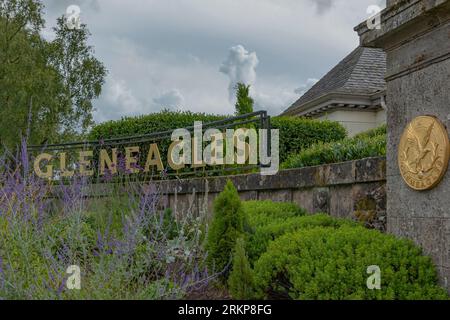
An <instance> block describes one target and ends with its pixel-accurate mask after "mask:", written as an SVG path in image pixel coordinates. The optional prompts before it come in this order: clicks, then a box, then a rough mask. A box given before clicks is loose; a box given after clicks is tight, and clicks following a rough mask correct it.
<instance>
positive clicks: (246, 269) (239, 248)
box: [228, 238, 254, 300]
mask: <svg viewBox="0 0 450 320" xmlns="http://www.w3.org/2000/svg"><path fill="white" fill-rule="evenodd" d="M228 287H229V290H230V293H231V295H232V297H233V298H234V299H237V300H244V299H249V298H251V297H252V296H253V288H254V281H253V271H252V269H251V268H250V263H249V262H248V258H247V254H246V253H245V241H244V239H243V238H239V239H238V240H237V241H236V247H235V249H234V258H233V270H232V271H231V273H230V277H229V278H228Z"/></svg>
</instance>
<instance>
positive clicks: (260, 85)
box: [43, 0, 385, 122]
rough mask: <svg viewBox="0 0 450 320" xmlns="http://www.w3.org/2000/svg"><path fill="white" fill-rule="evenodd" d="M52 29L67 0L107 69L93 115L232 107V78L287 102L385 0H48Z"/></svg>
mask: <svg viewBox="0 0 450 320" xmlns="http://www.w3.org/2000/svg"><path fill="white" fill-rule="evenodd" d="M43 2H44V4H45V5H46V20H47V28H46V30H44V34H45V36H46V37H48V38H51V37H52V33H51V27H52V26H53V25H54V23H55V20H56V17H57V16H61V15H63V14H64V13H65V12H66V10H67V8H68V7H69V6H70V5H78V6H79V7H80V9H81V20H82V22H83V23H86V24H87V25H88V28H89V29H90V31H91V33H92V37H91V39H90V44H92V45H93V46H94V47H95V54H96V56H97V57H98V58H99V59H100V60H101V61H103V62H104V63H105V65H106V67H107V68H108V71H109V74H108V78H107V81H106V84H105V87H104V90H103V93H102V96H101V97H100V99H99V100H97V101H96V102H95V107H96V112H95V120H96V121H98V122H101V121H105V120H110V119H120V118H121V117H123V116H129V115H138V114H147V113H151V112H157V111H159V110H161V109H163V108H170V109H173V110H177V109H181V110H192V111H200V112H208V113H218V114H231V113H233V112H234V107H233V92H232V89H233V86H234V84H235V83H236V82H238V81H241V82H246V83H248V84H251V85H252V96H253V97H254V99H255V102H256V108H257V109H264V110H268V111H269V112H270V113H271V114H273V115H276V114H279V113H280V112H281V111H283V110H284V109H286V108H287V107H288V106H289V105H290V104H292V103H293V102H294V101H295V100H296V99H298V98H299V96H300V95H301V94H302V93H303V92H304V91H305V90H307V89H308V88H309V87H310V86H311V85H312V84H314V82H315V81H316V80H315V79H320V77H322V76H323V75H324V74H325V73H326V72H328V71H329V70H330V69H331V68H332V67H333V66H334V65H335V64H337V63H338V62H339V61H340V60H341V59H342V58H344V57H345V56H346V55H347V54H348V53H349V52H351V51H352V50H353V49H354V48H355V47H356V46H357V45H358V37H357V35H356V33H355V32H354V31H353V27H354V26H356V25H357V24H358V23H359V22H361V21H363V20H365V19H366V18H368V16H369V15H368V14H367V8H368V6H370V5H379V6H383V5H384V2H385V1H384V0H67V1H66V0H44V1H43Z"/></svg>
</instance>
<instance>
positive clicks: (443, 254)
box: [355, 0, 450, 291]
mask: <svg viewBox="0 0 450 320" xmlns="http://www.w3.org/2000/svg"><path fill="white" fill-rule="evenodd" d="M355 31H357V32H358V34H359V36H360V40H361V45H363V46H369V47H378V48H383V49H384V50H385V51H386V54H387V74H386V80H387V107H388V115H387V123H388V150H387V153H388V155H387V229H388V232H390V233H393V234H395V235H397V236H401V237H407V238H410V239H412V240H414V241H415V242H416V243H417V244H418V245H420V246H421V247H422V248H423V249H424V252H425V253H426V254H427V255H429V256H431V257H432V259H433V261H434V262H435V264H436V266H437V268H438V270H439V276H440V281H441V283H442V285H444V286H445V287H447V288H448V289H449V291H450V173H449V172H448V171H447V173H446V174H445V176H444V178H443V180H442V181H441V183H440V184H439V185H437V186H436V187H435V188H433V189H431V190H427V191H415V190H413V189H411V188H410V187H408V186H407V184H406V183H405V181H404V180H403V178H402V176H401V175H400V169H399V166H398V164H397V154H398V146H399V142H400V137H401V135H402V133H403V131H404V130H405V128H406V125H407V124H408V123H409V122H410V121H411V120H413V119H414V118H416V117H418V116H421V115H433V116H435V117H437V118H438V119H439V120H440V121H441V122H443V123H444V125H445V126H447V134H448V128H450V0H387V8H386V9H385V10H384V11H383V12H382V15H381V29H373V30H369V28H368V27H367V23H366V22H364V23H361V24H360V25H359V26H357V27H356V28H355Z"/></svg>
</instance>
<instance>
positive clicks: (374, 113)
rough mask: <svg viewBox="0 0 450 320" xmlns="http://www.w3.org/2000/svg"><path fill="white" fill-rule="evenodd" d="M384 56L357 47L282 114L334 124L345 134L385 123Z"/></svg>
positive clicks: (372, 50)
mask: <svg viewBox="0 0 450 320" xmlns="http://www.w3.org/2000/svg"><path fill="white" fill-rule="evenodd" d="M385 73H386V54H385V53H384V52H383V50H381V49H376V48H366V47H358V48H356V49H355V50H354V51H353V52H352V53H350V54H349V55H348V56H347V57H346V58H345V59H344V60H342V61H341V62H340V63H339V64H338V65H337V66H336V67H334V68H333V69H332V70H331V71H330V72H328V73H327V74H326V75H325V76H324V77H323V78H322V79H321V80H320V81H319V82H317V83H316V84H315V85H314V86H313V87H312V88H311V89H310V90H309V91H307V92H306V93H305V94H304V95H303V96H302V97H300V99H299V100H297V101H296V102H295V103H294V104H293V105H292V106H291V107H289V108H288V109H287V110H286V111H284V112H283V113H282V115H284V116H298V117H310V118H316V119H321V120H324V119H328V120H333V121H338V122H340V123H341V124H342V125H344V127H346V128H347V130H348V132H349V135H355V134H356V133H359V132H362V131H365V130H368V129H372V128H375V127H377V126H379V125H381V124H382V123H385V122H386V103H385V96H386V82H385V80H384V76H385Z"/></svg>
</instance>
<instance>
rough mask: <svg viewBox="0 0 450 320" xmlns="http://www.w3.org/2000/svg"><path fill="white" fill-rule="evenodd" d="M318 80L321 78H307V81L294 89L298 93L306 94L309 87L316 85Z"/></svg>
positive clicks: (300, 94)
mask: <svg viewBox="0 0 450 320" xmlns="http://www.w3.org/2000/svg"><path fill="white" fill-rule="evenodd" d="M317 82H319V79H315V78H309V79H308V80H306V83H304V84H302V85H300V86H299V87H298V88H297V89H295V90H294V92H295V93H296V94H298V95H299V96H302V95H304V94H305V93H306V92H307V91H308V90H309V89H311V88H312V86H313V85H315V84H316V83H317Z"/></svg>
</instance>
